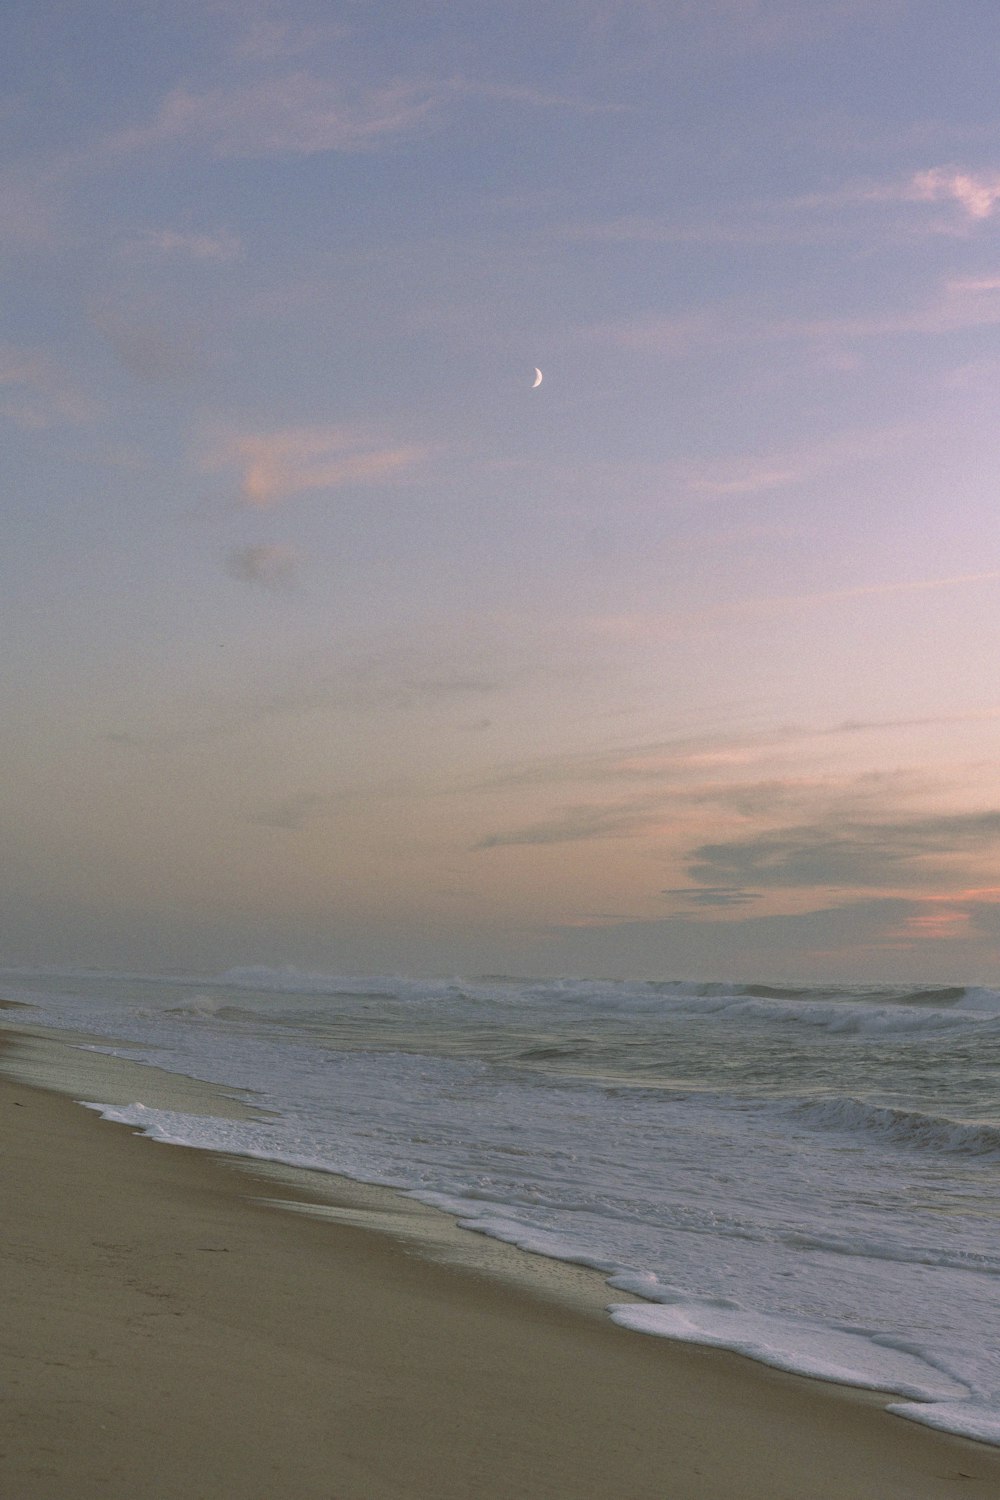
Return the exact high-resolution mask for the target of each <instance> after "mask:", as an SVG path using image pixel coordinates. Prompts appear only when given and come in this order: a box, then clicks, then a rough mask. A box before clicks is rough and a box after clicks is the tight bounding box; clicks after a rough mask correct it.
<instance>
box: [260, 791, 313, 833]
mask: <svg viewBox="0 0 1000 1500" xmlns="http://www.w3.org/2000/svg"><path fill="white" fill-rule="evenodd" d="M330 800H331V799H330V798H329V797H324V796H322V795H321V794H320V793H319V792H300V793H299V794H298V795H297V796H292V797H282V798H280V799H279V800H278V801H276V802H271V803H268V804H266V805H265V806H264V807H262V808H260V809H259V810H258V811H257V813H256V815H255V816H254V817H252V818H251V819H250V821H251V823H255V824H258V825H260V826H261V827H264V828H283V829H287V830H289V831H290V832H295V831H297V830H298V829H300V828H304V827H305V826H306V824H307V823H311V822H312V821H313V819H314V818H316V817H317V816H318V815H320V814H321V813H323V812H324V811H325V810H326V808H327V807H328V806H329V803H330Z"/></svg>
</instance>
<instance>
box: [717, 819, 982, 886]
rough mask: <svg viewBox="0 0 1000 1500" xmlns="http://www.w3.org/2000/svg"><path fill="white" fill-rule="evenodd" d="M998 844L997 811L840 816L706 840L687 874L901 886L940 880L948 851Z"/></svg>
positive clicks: (723, 879) (773, 882) (732, 881)
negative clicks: (740, 836)
mask: <svg viewBox="0 0 1000 1500" xmlns="http://www.w3.org/2000/svg"><path fill="white" fill-rule="evenodd" d="M998 843H1000V812H997V811H995V810H992V809H987V810H985V811H982V812H968V813H956V814H946V815H939V816H936V817H923V818H911V819H907V820H900V821H897V822H893V821H874V820H873V821H871V822H858V821H854V822H851V821H846V820H843V819H840V818H836V819H831V820H830V821H829V822H825V823H819V824H812V825H806V826H801V827H791V828H778V829H770V830H767V831H765V832H761V833H758V834H755V835H753V836H752V837H749V838H745V839H733V840H727V841H725V842H720V843H706V844H701V845H699V846H698V847H696V848H695V849H693V850H692V851H691V854H690V856H689V861H688V873H689V874H690V876H691V878H692V879H693V880H696V881H698V882H699V883H704V884H706V885H708V886H715V885H717V884H727V885H733V886H736V887H739V888H744V887H745V888H750V889H754V888H760V887H765V888H774V887H781V888H789V887H806V888H812V887H824V886H825V887H829V886H844V887H847V888H849V889H861V888H872V887H874V888H883V889H886V888H887V889H898V888H900V887H908V886H911V885H916V886H921V885H927V884H934V883H936V882H940V880H941V878H942V871H943V868H944V867H945V865H944V862H946V861H947V860H948V859H949V858H950V857H951V856H954V855H956V854H961V853H965V854H968V853H969V852H972V853H977V852H978V853H982V852H985V851H987V850H989V849H991V848H993V847H994V846H995V845H996V844H998Z"/></svg>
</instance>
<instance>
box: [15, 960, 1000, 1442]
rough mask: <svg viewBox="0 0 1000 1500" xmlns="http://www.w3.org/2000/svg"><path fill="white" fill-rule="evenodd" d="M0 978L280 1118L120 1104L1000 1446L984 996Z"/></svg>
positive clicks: (55, 1024)
mask: <svg viewBox="0 0 1000 1500" xmlns="http://www.w3.org/2000/svg"><path fill="white" fill-rule="evenodd" d="M0 994H3V995H5V996H6V997H7V998H9V999H13V1000H19V1001H21V1002H24V1003H27V1004H29V1005H31V1006H32V1007H34V1008H33V1010H31V1011H27V1012H17V1013H11V1014H9V1016H8V1020H9V1021H10V1023H11V1024H17V1020H18V1019H22V1020H23V1022H24V1023H35V1024H39V1025H45V1026H47V1027H52V1028H57V1029H60V1030H67V1031H72V1032H75V1033H84V1034H86V1035H89V1036H91V1037H93V1038H94V1040H93V1041H91V1042H89V1043H87V1042H81V1038H80V1036H79V1035H77V1036H76V1037H74V1039H73V1040H74V1045H78V1046H79V1045H86V1046H89V1047H91V1048H94V1049H95V1050H101V1051H106V1052H109V1053H114V1052H115V1051H116V1050H120V1051H121V1052H122V1054H123V1055H127V1056H128V1057H129V1058H131V1059H133V1060H139V1061H141V1062H145V1063H150V1064H156V1065H157V1066H158V1067H160V1068H165V1069H167V1070H170V1071H173V1072H177V1073H181V1074H184V1075H187V1076H190V1077H193V1078H198V1079H204V1080H207V1081H210V1082H214V1083H219V1084H222V1085H224V1086H227V1087H228V1088H230V1089H238V1090H253V1091H255V1098H256V1102H258V1103H259V1104H260V1105H262V1106H263V1107H264V1108H265V1109H266V1110H267V1111H268V1112H269V1114H268V1115H267V1116H265V1117H262V1116H258V1117H256V1118H252V1119H249V1120H248V1119H240V1118H216V1117H205V1116H201V1115H193V1114H188V1113H181V1112H170V1111H165V1110H162V1109H156V1108H152V1107H150V1106H149V1105H147V1104H145V1103H144V1102H143V1100H142V1099H141V1098H137V1099H136V1100H135V1101H134V1102H132V1103H131V1104H130V1105H128V1106H121V1105H116V1106H114V1107H111V1106H105V1107H104V1108H103V1109H102V1112H103V1113H104V1114H105V1115H106V1116H107V1117H108V1118H111V1119H116V1120H120V1121H124V1122H127V1123H131V1124H133V1125H135V1126H137V1127H139V1128H141V1129H142V1130H144V1131H145V1132H146V1133H148V1134H149V1135H151V1136H154V1137H156V1138H158V1139H160V1140H165V1141H174V1142H179V1143H183V1144H185V1145H190V1146H201V1147H205V1148H209V1149H214V1150H222V1151H228V1152H235V1153H238V1154H241V1155H245V1156H252V1157H259V1158H266V1159H270V1160H274V1161H278V1162H285V1163H289V1164H292V1165H297V1166H306V1167H313V1168H320V1169H323V1170H327V1171H330V1172H336V1173H339V1174H342V1175H346V1176H349V1177H353V1178H356V1179H358V1180H360V1181H365V1182H371V1183H378V1184H384V1185H386V1186H391V1187H394V1188H397V1189H400V1190H402V1191H403V1192H406V1193H410V1194H412V1195H413V1196H415V1197H417V1198H419V1199H421V1200H422V1201H423V1202H425V1203H429V1204H431V1205H434V1206H436V1207H438V1208H440V1209H443V1210H444V1211H446V1212H447V1213H449V1214H452V1215H454V1216H455V1217H456V1218H458V1219H459V1221H460V1222H461V1223H462V1224H463V1225H465V1226H467V1227H468V1228H469V1229H473V1230H477V1231H479V1232H481V1233H483V1234H487V1235H493V1236H495V1237H497V1238H498V1239H502V1240H506V1241H509V1242H511V1243H513V1244H516V1245H519V1246H522V1247H523V1248H525V1249H528V1250H531V1251H534V1252H536V1253H538V1254H541V1255H545V1256H551V1257H556V1258H560V1259H564V1260H571V1261H576V1262H579V1263H581V1264H584V1265H589V1266H592V1267H595V1268H596V1269H598V1270H600V1271H601V1272H602V1273H603V1274H604V1275H605V1276H606V1277H607V1279H608V1283H609V1287H610V1288H611V1290H610V1292H609V1303H610V1304H611V1305H610V1314H611V1316H612V1317H613V1318H615V1319H616V1320H617V1321H618V1322H620V1323H622V1324H624V1325H625V1326H627V1327H629V1328H633V1329H637V1330H640V1331H642V1332H645V1333H647V1334H659V1335H663V1336H666V1337H670V1338H676V1339H687V1340H691V1341H695V1342H698V1343H705V1344H716V1345H720V1346H723V1347H727V1348H730V1349H735V1350H739V1351H741V1352H743V1353H745V1354H748V1355H750V1356H752V1357H753V1358H756V1359H759V1360H762V1361H765V1362H767V1363H769V1364H773V1365H777V1366H779V1367H782V1368H786V1369H789V1370H794V1371H799V1372H802V1373H804V1374H809V1375H815V1376H820V1377H823V1378H826V1379H831V1380H837V1381H844V1382H849V1383H853V1384H856V1385H865V1386H870V1387H873V1388H875V1389H880V1390H884V1391H888V1392H892V1393H894V1394H895V1397H896V1399H895V1401H894V1402H893V1405H892V1410H894V1411H897V1412H898V1413H900V1414H901V1415H903V1416H906V1417H910V1418H913V1419H915V1420H917V1421H922V1422H926V1423H929V1424H930V1425H932V1426H938V1427H942V1428H945V1429H948V1430H951V1431H953V1432H958V1433H962V1434H964V1435H966V1436H969V1437H975V1438H979V1439H980V1440H983V1441H986V1442H992V1443H997V1444H1000V1100H998V1088H997V1084H998V1079H1000V1068H998V1063H1000V991H994V990H990V989H969V988H962V987H955V988H951V989H931V988H929V987H928V988H917V989H908V990H907V989H889V988H884V987H882V988H875V987H865V988H847V989H833V988H826V989H820V988H803V989H788V988H780V987H773V986H763V985H754V984H749V983H748V984H716V985H711V984H689V983H668V982H661V983H652V982H650V983H638V982H631V983H626V982H612V981H600V982H598V981H592V982H591V981H588V982H584V981H581V980H558V981H553V980H545V981H530V980H524V979H512V978H506V977H491V978H486V979H477V980H469V981H467V980H450V981H429V980H413V979H403V978H365V979H359V978H357V977H353V978H337V977H330V976H321V975H306V974H301V973H297V972H295V971H291V970H281V971H273V970H265V969H245V970H233V971H230V972H229V973H227V974H225V975H222V976H221V977H215V978H193V977H178V976H171V977H159V978H158V977H155V976H140V975H116V976H113V975H97V974H93V973H90V974H67V973H58V974H57V973H52V972H41V971H35V972H32V973H28V972H26V971H16V972H13V971H11V972H8V973H5V974H3V975H0ZM99 1039H100V1040H99ZM118 1043H120V1044H121V1046H120V1047H117V1046H116V1044H118ZM133 1076H134V1075H133ZM615 1290H619V1291H625V1292H629V1293H632V1294H636V1295H638V1296H639V1297H641V1298H643V1299H644V1300H643V1301H641V1302H634V1301H629V1302H615V1300H614V1292H615Z"/></svg>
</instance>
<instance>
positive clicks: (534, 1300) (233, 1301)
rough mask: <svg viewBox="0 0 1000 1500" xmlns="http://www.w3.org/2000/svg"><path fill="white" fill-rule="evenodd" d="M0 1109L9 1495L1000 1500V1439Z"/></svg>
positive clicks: (16, 1094)
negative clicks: (922, 1417)
mask: <svg viewBox="0 0 1000 1500" xmlns="http://www.w3.org/2000/svg"><path fill="white" fill-rule="evenodd" d="M0 1115H2V1119H3V1155H2V1163H3V1166H2V1170H3V1190H4V1205H5V1213H4V1231H3V1235H2V1252H0V1254H2V1276H3V1282H4V1286H5V1317H4V1333H3V1340H2V1353H0V1363H2V1378H3V1387H4V1391H5V1397H6V1398H5V1400H4V1402H3V1406H2V1409H0V1424H2V1434H0V1455H2V1456H0V1492H2V1493H3V1495H4V1496H5V1497H7V1500H66V1497H68V1496H73V1497H75V1500H126V1497H127V1500H147V1497H148V1500H153V1497H157V1500H232V1497H236V1496H239V1497H241V1500H276V1497H294V1500H382V1497H385V1500H396V1497H399V1500H402V1497H412V1500H432V1497H433V1500H470V1497H477V1500H478V1497H486V1500H513V1497H528V1500H536V1497H537V1500H542V1497H560V1500H563V1497H565V1500H588V1497H593V1500H597V1497H602V1500H611V1497H616V1500H617V1497H623V1500H624V1497H628V1500H696V1497H697V1500H728V1497H733V1500H736V1497H739V1500H924V1497H927V1500H930V1497H946V1496H956V1497H957V1496H965V1497H968V1496H973V1495H982V1496H984V1497H985V1496H993V1495H996V1494H1000V1451H995V1450H993V1449H991V1448H986V1447H981V1446H979V1445H975V1444H971V1443H966V1442H964V1441H962V1440H960V1439H955V1438H952V1437H949V1436H946V1435H943V1434H939V1433H936V1432H933V1431H931V1430H929V1429H924V1428H921V1427H920V1426H918V1425H916V1424H913V1423H910V1422H905V1421H902V1420H900V1419H899V1418H897V1417H893V1416H891V1415H888V1414H887V1413H886V1412H885V1411H884V1410H883V1409H882V1408H883V1402H882V1399H881V1398H879V1397H876V1396H874V1395H872V1394H871V1393H865V1392H857V1391H852V1390H848V1389H844V1388H840V1387H835V1386H829V1385H826V1384H823V1383H820V1382H815V1381H808V1380H803V1379H799V1378H797V1377H793V1376H789V1375H785V1374H783V1373H781V1372H778V1371H772V1370H768V1369H766V1368H764V1367H762V1366H759V1365H755V1364H753V1363H751V1362H749V1361H747V1360H744V1359H741V1358H738V1357H736V1356H732V1355H728V1354H724V1353H720V1352H717V1351H713V1350H707V1349H700V1348H695V1347H693V1346H688V1345H682V1344H677V1343H672V1342H669V1341H667V1340H663V1339H656V1338H647V1337H644V1336H641V1335H638V1334H633V1333H628V1332H626V1331H624V1330H622V1329H620V1328H617V1327H615V1326H614V1325H613V1324H612V1323H611V1322H610V1321H609V1320H607V1319H606V1318H604V1317H603V1316H602V1315H601V1314H600V1312H599V1311H597V1310H596V1308H594V1309H588V1308H587V1307H585V1306H583V1305H572V1302H573V1299H572V1297H571V1296H560V1295H558V1294H556V1293H555V1292H551V1293H550V1292H548V1291H546V1289H545V1285H544V1282H543V1281H541V1280H539V1283H538V1289H537V1290H532V1285H533V1281H532V1276H531V1274H530V1271H531V1262H532V1260H533V1258H532V1257H522V1256H520V1255H519V1253H518V1252H505V1253H509V1254H510V1255H513V1256H515V1257H516V1258H518V1259H519V1260H521V1261H523V1262H524V1263H525V1265H526V1266H527V1268H528V1273H529V1274H528V1275H527V1276H526V1277H524V1278H521V1279H519V1280H518V1281H517V1282H516V1283H513V1282H512V1281H511V1280H510V1279H509V1278H506V1277H503V1276H500V1275H493V1274H488V1273H487V1272H486V1271H485V1270H482V1269H480V1270H478V1271H477V1270H475V1269H473V1268H471V1267H468V1266H467V1267H465V1268H462V1267H456V1266H454V1265H448V1264H442V1263H439V1261H436V1260H435V1259H434V1258H433V1257H432V1256H429V1255H426V1254H422V1253H418V1251H417V1249H415V1247H414V1245H413V1244H412V1243H409V1242H408V1241H407V1240H406V1238H405V1237H400V1236H395V1235H391V1234H385V1233H377V1232H375V1231H374V1230H373V1229H371V1228H368V1227H363V1226H362V1225H361V1223H360V1216H356V1217H357V1218H358V1219H359V1222H356V1223H353V1224H352V1223H350V1222H331V1221H330V1220H329V1219H327V1220H326V1221H324V1220H321V1219H316V1218H312V1217H309V1216H307V1215H304V1214H296V1213H289V1212H284V1211H280V1210H277V1209H276V1208H275V1207H274V1201H275V1200H276V1199H280V1198H298V1199H300V1200H301V1199H303V1198H304V1197H308V1194H307V1193H305V1192H304V1191H303V1190H302V1188H301V1186H299V1187H296V1188H294V1190H293V1186H292V1185H291V1184H286V1185H282V1184H281V1183H278V1184H276V1183H275V1181H274V1180H272V1179H271V1178H270V1177H269V1176H267V1175H266V1174H265V1175H264V1176H259V1177H258V1176H255V1175H253V1174H252V1173H251V1172H249V1171H248V1170H247V1164H246V1163H243V1164H240V1165H239V1167H238V1168H237V1167H236V1166H235V1165H234V1164H233V1163H232V1162H228V1163H227V1161H226V1160H225V1159H219V1158H215V1157H212V1156H210V1155H208V1154H207V1153H204V1152H196V1151H190V1150H186V1149H183V1148H179V1147H168V1146H163V1145H159V1144H157V1143H155V1142H152V1141H149V1140H147V1139H144V1138H142V1137H139V1136H137V1135H136V1134H135V1133H134V1132H133V1131H132V1130H131V1129H130V1128H127V1127H124V1126H118V1125H111V1124H107V1123H105V1122H103V1121H101V1120H100V1119H99V1118H98V1117H97V1116H96V1115H95V1114H94V1113H92V1112H91V1111H88V1110H86V1109H84V1108H82V1107H81V1106H80V1105H78V1104H76V1103H75V1102H73V1101H72V1100H71V1099H69V1098H66V1097H62V1096H60V1095H59V1094H56V1093H52V1092H50V1091H48V1090H44V1089H39V1088H37V1087H34V1086H31V1085H28V1084H25V1083H23V1082H20V1081H16V1080H12V1079H9V1078H2V1079H0ZM265 1200H268V1201H265ZM428 1212H429V1211H428ZM460 1233H461V1232H460ZM466 1238H469V1239H470V1240H471V1239H474V1238H477V1237H472V1236H466ZM580 1275H581V1276H582V1277H584V1278H587V1276H588V1273H580ZM589 1279H590V1281H591V1283H592V1284H593V1287H594V1292H595V1300H596V1299H599V1298H600V1296H601V1295H602V1291H601V1289H600V1285H599V1283H598V1281H597V1278H596V1277H593V1278H589ZM577 1300H578V1302H580V1301H582V1300H585V1299H577ZM606 1300H611V1299H610V1296H608V1297H607V1298H606Z"/></svg>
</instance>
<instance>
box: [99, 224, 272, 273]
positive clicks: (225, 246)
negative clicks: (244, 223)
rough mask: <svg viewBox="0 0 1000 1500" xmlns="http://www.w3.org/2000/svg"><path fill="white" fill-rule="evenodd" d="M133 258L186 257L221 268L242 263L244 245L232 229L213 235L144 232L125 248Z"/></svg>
mask: <svg viewBox="0 0 1000 1500" xmlns="http://www.w3.org/2000/svg"><path fill="white" fill-rule="evenodd" d="M125 253H126V254H127V255H130V256H159V255H165V256H175V255H179V256H184V257H187V258H190V259H192V260H201V261H212V262H215V263H217V264H219V265H224V264H228V263H229V262H231V261H234V260H238V259H239V258H240V256H241V255H242V254H243V242H242V241H241V240H240V238H239V236H238V235H235V234H232V233H231V232H230V231H229V230H228V229H218V230H216V231H215V232H214V233H213V234H207V233H201V234H196V233H192V232H190V231H182V230H178V229H144V230H143V231H142V232H141V233H140V234H138V235H136V236H135V238H134V239H132V240H130V241H129V242H128V244H127V245H126V246H125Z"/></svg>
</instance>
